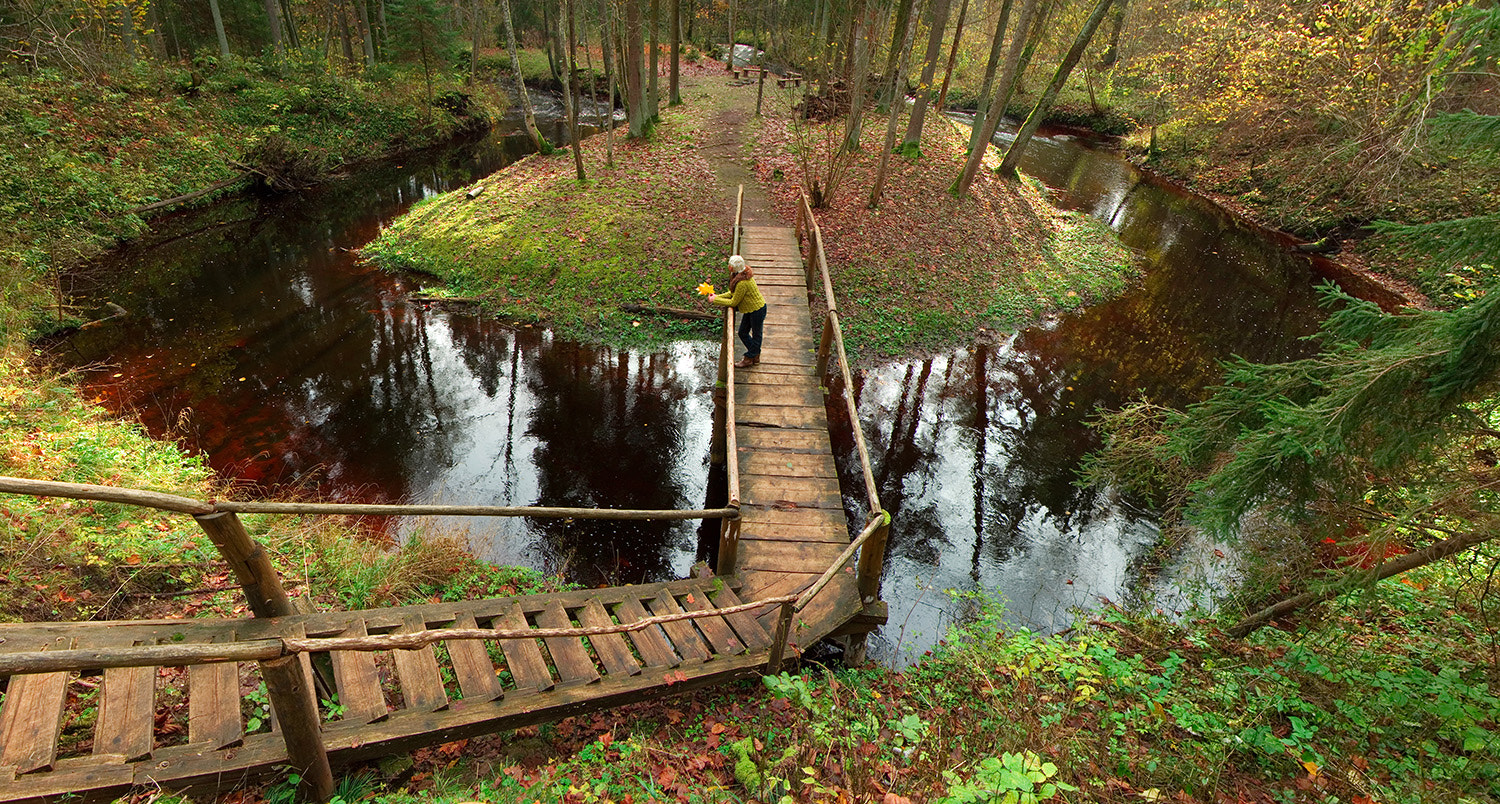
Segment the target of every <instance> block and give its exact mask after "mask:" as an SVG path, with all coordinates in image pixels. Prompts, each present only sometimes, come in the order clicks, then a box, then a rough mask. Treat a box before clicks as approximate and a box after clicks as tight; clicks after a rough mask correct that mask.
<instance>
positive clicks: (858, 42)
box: [844, 4, 874, 151]
mask: <svg viewBox="0 0 1500 804" xmlns="http://www.w3.org/2000/svg"><path fill="white" fill-rule="evenodd" d="M861 11H862V12H863V13H861V15H860V20H859V23H858V25H857V26H856V28H855V29H854V47H853V48H852V50H853V51H854V81H853V85H852V86H851V87H850V89H849V122H848V124H847V125H846V126H845V129H844V150H846V151H857V150H859V137H860V134H861V133H862V130H863V127H864V114H865V94H866V93H865V85H866V84H867V83H868V81H869V78H870V60H871V57H872V54H871V52H870V51H871V50H872V49H873V48H871V47H870V33H871V30H870V28H871V26H873V25H874V20H873V19H872V17H873V14H872V13H871V9H870V6H869V5H868V4H863V8H862V9H861Z"/></svg>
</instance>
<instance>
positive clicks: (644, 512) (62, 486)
mask: <svg viewBox="0 0 1500 804" xmlns="http://www.w3.org/2000/svg"><path fill="white" fill-rule="evenodd" d="M0 493H6V494H29V495H31V496H33V497H67V498H70V499H74V500H93V501H96V502H112V503H123V504H126V505H135V506H140V507H143V508H156V509H158V510H162V511H174V512H178V513H184V514H192V515H193V516H195V517H203V516H207V515H210V514H219V513H236V514H343V515H350V516H524V517H533V518H537V519H609V520H622V519H626V520H639V519H663V520H674V519H720V518H726V519H734V518H736V517H738V516H739V515H740V514H739V509H738V508H736V507H725V508H705V509H698V510H677V509H670V510H651V509H635V508H559V507H552V506H540V505H513V506H506V505H365V504H359V503H284V502H260V501H246V502H237V501H233V500H216V501H213V502H205V501H203V500H194V499H191V498H188V497H179V496H177V495H175V494H162V493H160V492H155V491H142V490H140V489H129V488H121V487H119V486H97V485H93V484H90V483H59V482H56V481H52V480H32V479H29V478H22V477H0Z"/></svg>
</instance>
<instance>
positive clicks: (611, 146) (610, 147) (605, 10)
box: [599, 0, 619, 168]
mask: <svg viewBox="0 0 1500 804" xmlns="http://www.w3.org/2000/svg"><path fill="white" fill-rule="evenodd" d="M599 8H600V10H601V11H602V16H603V30H602V31H601V32H600V35H599V41H600V43H601V44H602V46H603V51H604V79H605V81H607V82H608V83H609V109H608V112H609V120H608V121H607V122H606V123H605V126H604V166H605V167H608V168H613V167H614V166H615V77H616V76H617V75H619V70H617V69H616V68H615V60H614V58H615V54H614V50H613V46H612V45H611V43H612V42H613V41H614V38H615V15H614V11H613V4H612V3H611V2H610V0H599Z"/></svg>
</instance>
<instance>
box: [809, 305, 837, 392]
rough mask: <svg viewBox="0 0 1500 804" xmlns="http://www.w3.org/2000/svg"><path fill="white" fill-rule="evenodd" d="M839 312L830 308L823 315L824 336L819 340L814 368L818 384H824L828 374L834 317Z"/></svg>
mask: <svg viewBox="0 0 1500 804" xmlns="http://www.w3.org/2000/svg"><path fill="white" fill-rule="evenodd" d="M836 315H838V313H836V312H834V311H832V310H829V311H828V315H826V316H824V317H823V337H822V338H821V339H820V340H819V341H818V362H817V366H816V367H815V368H814V369H813V376H814V377H817V378H818V384H819V385H823V384H824V382H823V378H824V377H827V376H828V356H829V355H830V354H832V352H833V326H834V324H833V319H834V316H836Z"/></svg>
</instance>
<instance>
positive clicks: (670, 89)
mask: <svg viewBox="0 0 1500 804" xmlns="http://www.w3.org/2000/svg"><path fill="white" fill-rule="evenodd" d="M681 54H682V0H672V66H671V68H670V69H671V71H672V75H671V77H670V78H668V79H667V105H668V106H680V105H682V95H681V94H680V93H679V92H678V90H677V79H678V68H679V63H680V61H681V59H680V56H681Z"/></svg>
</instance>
